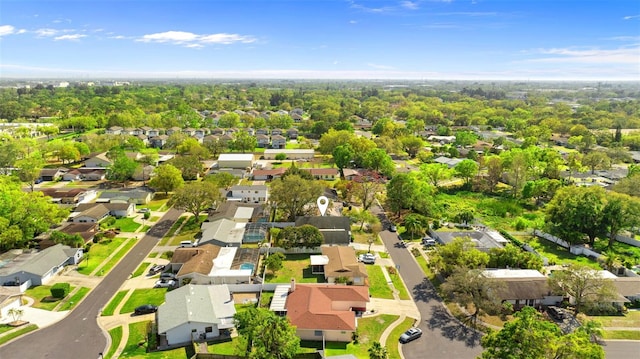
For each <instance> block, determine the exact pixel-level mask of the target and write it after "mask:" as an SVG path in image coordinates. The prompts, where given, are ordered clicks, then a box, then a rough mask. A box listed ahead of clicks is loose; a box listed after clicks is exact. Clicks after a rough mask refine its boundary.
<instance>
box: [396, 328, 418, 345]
mask: <svg viewBox="0 0 640 359" xmlns="http://www.w3.org/2000/svg"><path fill="white" fill-rule="evenodd" d="M421 336H422V329H420V328H409V330H407V331H406V332H404V333H403V334H402V335H401V336H400V343H403V344H404V343H408V342H410V341H412V340H416V339H418V338H420V337H421Z"/></svg>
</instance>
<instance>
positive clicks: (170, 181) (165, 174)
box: [149, 164, 184, 194]
mask: <svg viewBox="0 0 640 359" xmlns="http://www.w3.org/2000/svg"><path fill="white" fill-rule="evenodd" d="M183 185H184V180H183V179H182V173H180V170H179V169H177V168H176V167H175V166H173V165H170V164H164V165H161V166H158V167H156V168H155V169H154V170H153V177H152V178H151V180H150V181H149V186H150V187H152V188H155V189H156V190H157V191H160V192H164V193H165V194H168V193H169V192H172V191H174V190H176V189H178V188H180V187H182V186H183Z"/></svg>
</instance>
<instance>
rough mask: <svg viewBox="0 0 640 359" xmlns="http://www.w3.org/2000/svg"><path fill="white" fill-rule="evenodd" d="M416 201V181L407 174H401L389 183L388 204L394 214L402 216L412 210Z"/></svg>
mask: <svg viewBox="0 0 640 359" xmlns="http://www.w3.org/2000/svg"><path fill="white" fill-rule="evenodd" d="M415 200H416V180H415V179H414V178H413V177H412V176H410V175H409V174H406V173H399V174H397V175H395V176H393V178H392V179H391V180H390V181H389V182H387V204H388V205H389V209H391V211H392V212H395V213H396V215H398V216H399V215H400V212H401V211H402V210H403V209H408V208H411V206H412V205H413V204H414V202H415Z"/></svg>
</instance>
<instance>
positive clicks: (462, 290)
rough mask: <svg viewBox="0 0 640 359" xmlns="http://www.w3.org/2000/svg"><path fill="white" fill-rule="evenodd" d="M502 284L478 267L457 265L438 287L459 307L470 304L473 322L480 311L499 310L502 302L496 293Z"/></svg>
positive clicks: (493, 312) (493, 311)
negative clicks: (471, 267) (470, 267)
mask: <svg viewBox="0 0 640 359" xmlns="http://www.w3.org/2000/svg"><path fill="white" fill-rule="evenodd" d="M503 286H504V283H503V282H501V281H499V280H495V279H493V278H490V277H487V276H485V275H484V274H483V272H482V269H480V268H479V269H469V268H466V267H457V268H456V269H455V270H454V271H453V272H452V273H451V275H449V276H448V277H447V279H446V281H445V282H444V283H443V284H442V286H441V287H440V288H441V289H442V293H443V294H444V295H445V296H446V297H448V298H450V299H451V300H453V301H455V302H456V303H458V304H459V305H460V306H461V307H463V308H466V307H467V306H469V305H470V304H472V305H473V308H474V311H473V313H470V317H471V319H472V321H473V322H474V323H475V322H476V320H477V318H478V315H480V314H482V313H487V314H490V315H491V314H493V315H495V314H497V313H498V312H499V311H500V309H501V308H502V303H501V301H500V299H499V297H498V296H497V295H496V293H497V292H500V290H501V289H502V287H503Z"/></svg>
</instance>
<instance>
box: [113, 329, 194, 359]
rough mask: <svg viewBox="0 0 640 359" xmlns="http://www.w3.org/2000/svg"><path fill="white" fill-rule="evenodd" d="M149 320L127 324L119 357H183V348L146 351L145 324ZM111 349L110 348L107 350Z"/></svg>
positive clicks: (177, 358)
mask: <svg viewBox="0 0 640 359" xmlns="http://www.w3.org/2000/svg"><path fill="white" fill-rule="evenodd" d="M149 323H150V322H149V321H143V322H137V323H131V324H129V337H128V338H127V344H126V346H125V348H124V350H123V351H122V353H121V354H120V356H119V358H135V359H149V358H151V359H185V358H188V356H187V355H186V351H185V348H177V349H173V350H165V351H159V352H151V353H147V326H148V325H149ZM109 351H111V350H109Z"/></svg>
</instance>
